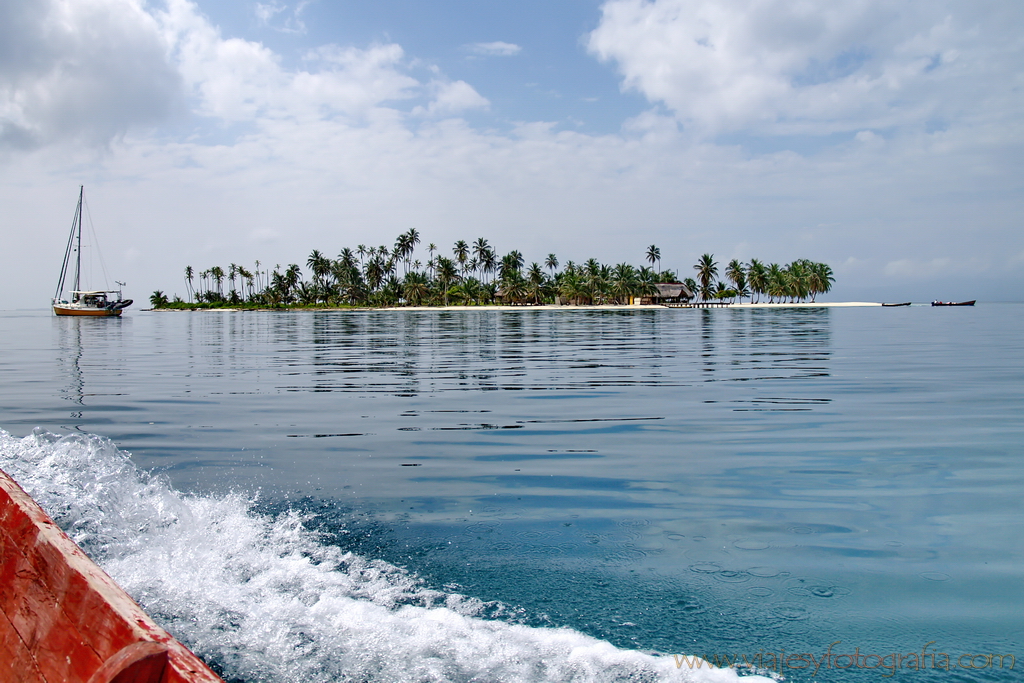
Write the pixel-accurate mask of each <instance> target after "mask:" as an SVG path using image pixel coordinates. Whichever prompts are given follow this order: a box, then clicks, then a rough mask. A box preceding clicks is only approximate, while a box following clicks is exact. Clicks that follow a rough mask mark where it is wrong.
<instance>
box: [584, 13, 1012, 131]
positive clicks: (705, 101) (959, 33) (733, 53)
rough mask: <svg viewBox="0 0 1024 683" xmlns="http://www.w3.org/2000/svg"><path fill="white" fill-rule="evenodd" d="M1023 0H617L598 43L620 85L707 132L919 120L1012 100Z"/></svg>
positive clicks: (592, 43)
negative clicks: (1006, 89) (1009, 89)
mask: <svg viewBox="0 0 1024 683" xmlns="http://www.w3.org/2000/svg"><path fill="white" fill-rule="evenodd" d="M1020 7H1021V6H1020V5H1019V4H1016V3H987V4H986V5H984V6H980V5H977V4H976V3H969V2H967V1H966V0H946V1H945V2H932V1H930V0H929V1H926V0H906V1H904V2H900V3H898V5H897V4H896V3H893V2H891V1H890V0H840V1H837V2H826V3H815V2H799V1H796V0H609V1H608V2H606V3H605V4H604V5H603V7H602V19H601V22H600V25H599V26H598V27H597V29H595V30H594V31H593V32H592V33H591V34H590V35H589V38H588V48H589V50H590V51H591V53H592V54H594V55H596V56H597V57H598V58H600V59H602V60H604V61H607V62H613V63H615V64H616V66H617V68H618V69H619V71H620V73H621V74H622V77H623V87H624V88H626V89H631V90H636V91H638V92H640V93H642V94H643V95H644V96H645V97H647V98H648V99H649V100H651V101H652V102H657V103H661V104H663V105H664V106H666V107H668V108H669V109H670V110H671V111H672V112H673V113H674V114H675V115H676V116H677V117H678V118H679V119H680V120H681V121H683V122H685V123H686V124H688V125H690V126H692V127H695V128H698V129H700V130H703V131H706V132H709V133H719V132H729V131H750V132H754V133H757V134H813V135H823V134H829V133H833V132H855V131H858V130H864V129H872V128H892V127H897V126H904V125H916V126H922V125H925V124H927V123H928V122H930V121H935V120H936V119H943V118H947V119H948V118H954V117H957V116H960V115H962V114H963V113H964V112H965V111H967V110H974V111H979V110H980V108H981V107H983V106H984V105H983V104H982V102H984V101H991V100H992V99H993V98H996V99H1000V100H1002V101H1003V103H1005V100H1006V98H1005V97H1004V96H1003V95H1000V94H998V93H997V90H998V89H999V88H1001V87H1003V85H1004V84H1005V83H1006V82H1007V79H1009V80H1011V81H1012V80H1016V76H1015V74H1016V72H1017V65H1018V63H1019V59H1020V52H1021V45H1020V42H1019V40H1018V39H1017V36H1016V33H1017V28H1016V27H1019V26H1020V22H1021V20H1022V19H1024V11H1022V10H1021V9H1020ZM979 32H983V33H984V35H985V40H984V41H979V40H978V39H977V38H978V35H979ZM1016 109H1017V111H1018V112H1019V111H1021V107H1020V106H1019V105H1018V106H1017V107H1016Z"/></svg>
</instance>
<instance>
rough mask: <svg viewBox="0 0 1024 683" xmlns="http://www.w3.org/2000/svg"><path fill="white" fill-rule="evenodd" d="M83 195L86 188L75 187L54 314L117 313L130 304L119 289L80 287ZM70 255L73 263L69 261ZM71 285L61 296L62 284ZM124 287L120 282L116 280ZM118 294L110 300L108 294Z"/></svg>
mask: <svg viewBox="0 0 1024 683" xmlns="http://www.w3.org/2000/svg"><path fill="white" fill-rule="evenodd" d="M84 198H85V187H84V186H80V187H79V188H78V208H77V209H75V220H74V221H73V222H72V224H71V235H70V236H68V246H67V249H65V250H64V265H63V266H62V267H61V269H60V280H59V281H58V282H57V291H56V292H55V293H54V295H53V313H54V315H93V316H119V315H121V311H123V310H124V309H126V308H128V307H129V306H131V305H132V300H131V299H124V298H122V296H121V290H120V289H113V290H83V289H81V276H82V206H83V200H84ZM72 254H74V263H73V264H72ZM72 265H73V266H74V269H75V273H74V280H73V281H72V282H71V283H69V282H68V275H69V273H68V271H69V270H70V269H71V267H72ZM68 284H70V285H71V290H70V291H69V292H68V297H67V298H65V296H64V287H65V285H68ZM117 284H118V286H119V287H123V286H124V283H123V282H118V283H117ZM108 294H109V295H114V294H116V295H117V298H116V299H112V298H111V297H109V296H107V295H108Z"/></svg>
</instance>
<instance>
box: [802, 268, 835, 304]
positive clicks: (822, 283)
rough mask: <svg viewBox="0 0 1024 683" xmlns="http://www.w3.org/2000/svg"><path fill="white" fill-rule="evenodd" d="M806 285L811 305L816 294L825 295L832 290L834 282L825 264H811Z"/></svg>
mask: <svg viewBox="0 0 1024 683" xmlns="http://www.w3.org/2000/svg"><path fill="white" fill-rule="evenodd" d="M810 271H811V272H810V277H809V279H808V284H809V285H810V289H811V303H814V296H815V294H817V293H819V292H820V293H821V294H827V293H828V292H829V290H831V289H832V283H834V282H835V281H836V279H835V278H834V277H832V269H831V268H830V267H829V266H828V264H827V263H813V264H811V268H810Z"/></svg>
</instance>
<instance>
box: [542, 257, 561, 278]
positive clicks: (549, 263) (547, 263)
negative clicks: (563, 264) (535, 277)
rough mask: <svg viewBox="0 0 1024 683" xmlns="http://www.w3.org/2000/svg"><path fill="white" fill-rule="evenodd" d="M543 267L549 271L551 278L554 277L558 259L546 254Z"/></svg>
mask: <svg viewBox="0 0 1024 683" xmlns="http://www.w3.org/2000/svg"><path fill="white" fill-rule="evenodd" d="M544 267H545V268H547V269H548V270H550V271H551V277H554V276H555V268H557V267H558V257H557V256H555V255H554V254H548V257H547V258H546V259H544Z"/></svg>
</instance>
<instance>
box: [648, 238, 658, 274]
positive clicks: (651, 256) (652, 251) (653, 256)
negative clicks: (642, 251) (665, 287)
mask: <svg viewBox="0 0 1024 683" xmlns="http://www.w3.org/2000/svg"><path fill="white" fill-rule="evenodd" d="M647 260H648V261H650V262H651V266H652V267H653V266H654V262H655V261H657V262H658V270H659V271H660V270H661V249H658V247H657V246H655V245H653V244H652V245H651V246H649V247H647Z"/></svg>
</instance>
